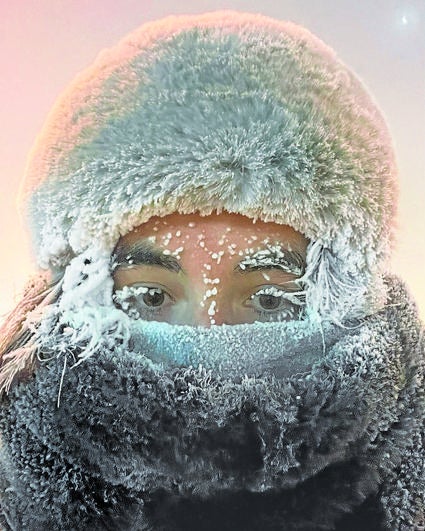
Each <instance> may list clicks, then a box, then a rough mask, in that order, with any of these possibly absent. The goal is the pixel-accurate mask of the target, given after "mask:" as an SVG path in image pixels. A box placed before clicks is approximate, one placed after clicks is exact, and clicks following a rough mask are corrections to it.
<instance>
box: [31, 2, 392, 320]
mask: <svg viewBox="0 0 425 531" xmlns="http://www.w3.org/2000/svg"><path fill="white" fill-rule="evenodd" d="M395 178H396V166H395V161H394V153H393V148H392V143H391V139H390V136H389V133H388V129H387V127H386V125H385V121H384V118H383V116H382V114H381V112H380V111H379V109H378V108H377V105H376V103H375V102H374V101H373V100H372V98H371V97H370V95H369V94H368V92H367V90H366V89H365V87H364V86H363V84H362V82H361V81H360V80H359V79H358V78H357V77H356V76H355V75H354V74H353V73H352V72H351V71H350V70H349V69H348V68H347V67H346V66H345V65H344V64H343V62H342V61H341V60H339V59H338V58H337V56H336V54H335V53H334V51H333V50H332V49H331V48H329V47H328V46H327V45H325V44H324V43H323V42H322V41H321V40H320V39H318V38H317V37H315V36H314V35H312V34H311V33H310V32H309V31H307V30H306V29H304V28H302V27H300V26H298V25H296V24H293V23H291V22H284V21H278V20H274V19H271V18H269V17H266V16H263V15H260V14H252V13H240V12H235V11H218V12H212V13H206V14H203V15H188V16H170V17H167V18H165V19H162V20H158V21H155V22H149V23H147V24H145V25H143V26H141V27H140V28H139V29H137V30H136V31H134V32H132V33H130V34H129V35H128V36H126V37H125V38H124V39H123V40H122V41H121V42H119V43H118V44H117V45H116V46H115V47H113V48H110V49H108V50H104V51H103V52H102V53H100V54H99V56H98V57H97V59H96V61H95V62H94V64H93V65H92V66H90V67H89V68H87V69H86V70H84V71H83V72H81V73H80V74H79V75H78V76H77V78H76V79H75V81H74V82H73V83H72V84H71V85H70V87H69V88H68V89H66V90H65V91H64V93H63V95H62V96H61V97H60V98H59V99H58V101H57V103H56V104H55V106H54V108H53V109H52V111H51V113H50V115H49V117H48V119H47V122H46V125H45V127H44V129H43V130H42V132H41V133H40V135H39V138H38V140H37V142H36V144H35V146H34V148H33V150H32V152H31V155H30V158H29V161H28V165H27V170H26V175H25V182H24V184H23V187H22V192H21V203H22V212H23V215H24V217H25V219H26V221H27V222H28V224H29V226H30V228H31V231H32V236H33V242H34V249H35V253H36V256H37V259H38V263H39V265H40V266H41V267H42V268H52V269H55V268H63V267H66V266H68V264H69V262H70V260H71V259H72V257H74V256H76V255H79V254H81V253H83V252H85V253H88V254H91V255H92V257H95V256H99V254H105V255H110V253H111V251H112V249H113V246H114V244H115V243H116V241H117V239H118V237H119V236H120V235H122V234H125V233H126V232H128V231H129V230H131V229H132V228H133V227H135V226H137V225H138V224H141V223H143V222H144V221H146V220H148V219H149V218H150V217H151V216H152V215H159V216H161V215H166V214H170V213H173V212H180V213H193V212H199V213H201V214H205V215H207V214H209V213H211V212H215V211H218V212H220V211H222V210H225V211H228V212H235V213H240V214H243V215H246V216H248V217H250V218H252V219H257V218H260V219H262V220H264V221H275V222H278V223H283V224H287V225H290V226H292V227H293V228H294V229H296V230H297V231H299V232H301V233H303V234H304V235H305V236H306V237H307V238H309V239H310V241H311V242H312V245H311V246H310V249H309V254H308V257H307V265H308V267H307V272H306V275H305V281H306V285H307V295H306V296H307V305H308V306H310V307H311V308H314V309H315V310H316V311H318V312H319V313H321V315H322V316H325V317H326V318H330V319H333V320H334V321H337V320H338V321H340V322H341V321H342V319H343V318H347V317H358V316H363V315H367V314H370V313H373V311H376V310H377V309H379V308H381V307H382V305H383V301H384V300H385V288H384V285H383V281H382V276H383V274H384V273H385V272H386V269H387V267H388V258H389V254H390V251H391V247H392V245H393V239H394V229H393V220H394V214H395V205H396V200H395V194H396V181H395Z"/></svg>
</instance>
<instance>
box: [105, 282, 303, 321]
mask: <svg viewBox="0 0 425 531" xmlns="http://www.w3.org/2000/svg"><path fill="white" fill-rule="evenodd" d="M137 288H145V289H147V290H150V289H160V290H161V291H162V292H163V293H164V294H165V295H166V296H168V297H169V298H170V299H171V300H172V301H174V298H173V297H172V296H171V295H170V294H169V293H168V292H167V291H166V290H165V289H164V288H163V287H160V286H148V285H145V284H143V285H139V286H138V285H137V284H136V285H132V286H125V287H124V288H123V289H122V290H119V291H118V292H116V293H115V294H114V300H115V301H116V302H118V304H119V305H120V306H121V305H122V302H123V301H126V300H127V297H126V296H125V295H124V297H123V298H122V301H121V302H120V299H121V297H120V296H119V295H117V294H118V293H124V294H125V293H127V292H129V291H132V292H133V293H131V295H130V296H133V297H138V296H139V295H140V294H138V293H137V292H136V293H134V291H135V290H137ZM273 291H275V292H276V291H277V292H279V293H280V294H282V295H284V294H287V293H288V292H286V291H285V290H283V289H281V288H279V287H278V286H276V285H265V286H262V287H261V288H260V289H258V290H257V291H256V292H255V293H253V294H252V295H251V296H250V297H249V299H248V300H252V299H254V297H256V296H259V295H273ZM146 292H147V291H146ZM146 292H145V293H146ZM142 293H143V291H142ZM299 293H300V292H299ZM282 295H275V296H276V297H282ZM289 302H291V301H289ZM292 306H293V307H295V306H296V304H295V303H292ZM250 307H251V309H252V310H253V311H254V312H255V313H256V314H257V315H258V316H260V317H262V318H267V317H268V318H270V317H276V316H284V315H285V314H287V313H288V309H287V308H285V309H280V310H261V309H258V308H255V307H254V306H250ZM123 309H124V307H123ZM124 311H125V309H124ZM134 311H135V312H137V313H136V318H137V314H139V316H140V312H142V313H143V314H144V315H147V314H149V316H150V317H152V316H160V315H161V314H162V313H163V311H164V307H163V306H157V307H156V306H152V307H148V306H144V307H143V309H142V310H139V309H134ZM291 313H292V312H291ZM291 317H293V314H292V316H291Z"/></svg>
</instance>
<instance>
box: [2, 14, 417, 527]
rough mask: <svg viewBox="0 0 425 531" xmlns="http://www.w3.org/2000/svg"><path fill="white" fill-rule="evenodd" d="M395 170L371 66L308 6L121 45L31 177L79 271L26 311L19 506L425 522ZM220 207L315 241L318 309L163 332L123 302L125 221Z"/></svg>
mask: <svg viewBox="0 0 425 531" xmlns="http://www.w3.org/2000/svg"><path fill="white" fill-rule="evenodd" d="M395 177H396V168H395V163H394V154H393V150H392V146H391V140H390V138H389V135H388V131H387V129H386V126H385V123H384V120H383V118H382V116H381V114H380V112H379V110H378V109H377V107H376V105H375V104H374V102H373V101H372V99H371V98H370V96H369V95H368V94H367V92H366V90H365V89H364V87H363V86H362V83H361V82H360V81H359V80H358V79H357V78H356V77H355V76H354V75H353V74H352V73H351V72H350V71H349V70H348V69H347V68H346V67H345V66H344V65H343V64H342V63H341V62H340V61H339V60H338V59H337V57H336V56H335V54H334V52H333V51H332V50H331V49H330V48H328V47H327V46H326V45H324V44H323V43H322V42H321V41H320V40H319V39H317V38H316V37H314V36H313V35H312V34H311V33H309V32H308V31H307V30H305V29H303V28H300V27H298V26H296V25H294V24H292V23H287V22H281V21H276V20H273V19H270V18H268V17H264V16H261V15H253V14H249V13H237V12H233V11H223V12H216V13H207V14H205V15H199V16H198V15H197V16H182V17H168V18H166V19H163V20H160V21H157V22H153V23H149V24H147V25H144V26H142V27H141V28H140V29H139V30H137V31H135V32H133V33H132V34H130V35H129V36H128V37H126V38H125V39H124V40H123V41H121V43H119V44H118V45H117V46H116V47H115V48H112V49H111V50H107V51H105V52H103V53H102V54H100V56H99V57H98V59H97V60H96V62H95V64H94V66H93V67H91V68H89V69H88V70H86V71H85V72H83V73H81V74H80V75H79V76H78V78H77V79H76V81H75V83H74V84H73V85H72V86H71V87H70V89H69V90H67V91H66V92H65V93H64V95H63V96H62V97H61V98H60V99H59V101H58V103H57V105H56V106H55V108H54V109H53V111H52V113H51V115H50V117H49V119H48V121H47V124H46V127H45V128H44V130H43V131H42V133H41V135H40V137H39V140H38V142H37V144H36V146H35V148H34V150H33V152H32V155H31V157H30V160H29V164H28V169H27V176H26V184H25V186H24V188H23V208H24V211H25V215H26V216H28V219H29V223H30V226H31V229H32V231H33V235H34V244H35V249H36V252H37V257H38V261H39V264H40V266H41V267H42V268H47V269H48V268H50V271H51V272H52V273H53V277H54V278H55V279H59V280H55V281H54V282H53V283H52V284H49V286H46V287H45V289H44V292H43V293H42V294H38V295H34V297H33V296H31V297H30V299H29V300H28V301H25V303H24V302H23V303H22V305H21V306H20V308H21V310H22V312H21V314H19V311H18V312H17V314H16V315H15V318H14V319H12V320H11V321H10V324H9V326H8V328H7V330H9V331H11V332H13V333H14V332H15V330H18V329H19V327H21V328H20V330H21V332H20V335H19V334H18V339H17V340H16V342H15V343H14V348H11V350H7V353H6V355H4V356H3V358H2V365H1V367H0V392H2V391H3V390H6V391H9V392H8V394H7V395H5V396H4V397H3V399H2V402H1V404H0V434H1V440H0V518H2V519H3V525H4V526H5V527H6V528H7V529H11V530H12V531H19V530H21V529H25V530H28V531H32V530H34V531H39V530H40V529H49V530H50V529H52V530H59V529H60V530H62V529H66V530H74V529H75V530H77V529H78V530H81V529H87V530H92V529H96V530H98V529H99V530H101V529H105V530H114V531H116V530H123V531H124V530H130V531H132V530H133V531H139V530H152V531H154V530H155V531H156V530H165V531H172V530H185V531H190V530H197V531H198V530H199V531H200V530H210V529H211V530H216V529H222V530H226V529H229V530H230V529H231V530H235V529H236V530H242V529H243V530H246V531H250V530H257V529H264V530H272V531H274V530H281V529H285V530H289V531H291V530H294V531H295V530H297V531H307V530H340V531H342V530H344V531H347V530H348V531H349V530H358V529H362V530H368V529H369V530H373V531H377V530H380V529H382V530H383V529H400V530H406V531H407V530H411V529H415V530H420V529H422V530H423V529H424V528H425V516H424V512H425V500H424V492H425V485H424V473H425V471H424V429H425V428H424V416H425V415H424V408H425V405H424V400H425V399H424V338H423V325H422V323H421V322H420V320H419V319H418V316H417V310H416V307H415V304H414V302H413V300H412V298H411V296H410V295H409V294H408V292H407V291H406V288H405V287H404V285H403V284H402V283H401V282H400V281H399V280H398V279H397V278H395V277H393V276H391V275H389V274H388V271H387V268H388V263H387V259H388V257H389V254H390V251H391V247H392V245H393V238H394V230H393V226H394V214H395V205H396V201H395V195H396V191H397V190H396V184H395ZM215 210H218V211H221V210H227V211H229V212H238V213H241V214H244V215H247V216H250V217H251V218H261V219H263V220H265V221H276V222H280V223H284V224H288V225H291V226H292V227H294V228H295V229H296V230H298V231H300V232H302V233H304V234H305V235H306V236H307V237H308V238H309V239H310V244H309V246H308V252H307V268H306V271H305V274H304V275H303V278H302V279H300V285H301V286H302V287H303V289H305V292H306V307H305V316H304V320H302V321H301V322H299V323H293V322H292V323H291V322H280V323H273V326H268V327H267V326H264V325H263V324H261V323H253V324H249V325H244V326H235V327H234V328H232V330H231V332H229V335H226V334H227V332H228V330H229V329H228V328H224V327H223V328H220V327H215V328H214V327H211V328H210V329H209V330H205V331H203V332H202V333H201V332H200V331H199V330H198V331H196V330H189V328H190V327H189V328H184V327H180V328H178V327H173V326H171V325H169V326H167V325H163V326H162V327H158V330H157V329H156V328H155V326H154V325H152V326H150V327H148V326H146V327H144V326H142V325H143V323H137V322H131V319H130V318H129V317H128V316H127V315H126V314H125V313H124V312H122V311H121V310H120V309H119V308H117V307H115V306H114V304H113V300H112V292H113V281H112V278H111V252H112V250H113V247H114V245H115V243H116V241H117V238H118V237H119V236H120V235H121V234H124V233H126V232H127V231H129V230H130V229H131V228H133V227H134V226H136V225H138V224H140V223H142V222H143V221H145V220H147V219H149V217H151V216H152V215H165V214H168V213H172V212H175V211H178V212H181V213H191V212H197V211H199V212H200V213H201V214H205V215H207V214H209V213H211V212H213V211H215ZM18 310H19V308H18ZM309 324H311V325H312V328H311V329H309V328H308V326H309ZM304 326H305V328H303V327H304ZM301 330H303V333H304V335H303V334H298V332H300V331H301ZM18 331H19V330H18ZM158 331H159V333H157V332H158ZM186 340H187V341H188V344H190V345H192V347H193V349H192V350H186V349H185V348H182V345H184V343H185V341H186ZM3 343H4V341H3ZM3 343H2V344H3ZM221 346H222V350H221ZM192 347H191V348H192ZM197 362H198V363H199V362H202V363H203V365H205V366H204V367H201V366H198V364H197ZM190 364H192V366H191V365H190ZM238 364H239V365H238ZM24 370H26V371H27V372H26V376H27V377H28V376H29V381H28V382H23V381H21V382H20V383H17V382H18V381H19V378H18V376H19V375H20V374H21V373H23V372H24ZM13 384H14V385H13ZM1 515H2V516H1Z"/></svg>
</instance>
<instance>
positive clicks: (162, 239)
mask: <svg viewBox="0 0 425 531" xmlns="http://www.w3.org/2000/svg"><path fill="white" fill-rule="evenodd" d="M148 237H152V241H155V243H156V245H158V246H169V247H172V246H173V245H174V244H179V245H181V244H186V245H192V244H199V240H200V239H202V240H203V241H204V242H205V245H207V246H209V247H212V246H217V245H222V244H223V243H225V242H226V243H235V244H237V245H238V246H244V245H246V244H249V245H251V244H252V243H253V242H258V243H259V242H261V240H264V239H266V238H268V239H269V240H270V241H274V242H280V243H281V244H284V245H285V244H288V245H289V246H290V247H292V248H294V249H296V250H298V251H299V252H305V249H306V247H307V244H308V240H307V238H305V237H304V235H303V234H301V233H299V232H297V231H295V230H294V229H293V228H292V227H290V226H288V225H282V224H279V223H274V222H265V221H261V220H257V221H256V222H254V220H253V219H251V218H248V217H246V216H242V215H241V214H233V213H227V212H223V213H220V214H210V215H208V216H201V215H199V214H178V213H175V214H170V215H168V216H164V217H157V216H154V217H152V218H150V219H149V220H148V221H147V222H145V223H143V224H141V225H139V226H138V227H136V228H135V229H134V230H132V231H131V232H129V233H127V234H126V235H124V236H122V237H121V238H120V244H123V243H125V244H131V243H134V242H135V241H137V240H139V239H146V238H148Z"/></svg>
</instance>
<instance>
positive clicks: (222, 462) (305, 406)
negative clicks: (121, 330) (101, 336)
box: [0, 278, 425, 531]
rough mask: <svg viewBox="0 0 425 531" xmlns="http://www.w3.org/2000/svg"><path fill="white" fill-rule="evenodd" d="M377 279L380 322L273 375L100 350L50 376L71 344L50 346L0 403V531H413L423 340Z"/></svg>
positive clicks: (399, 290) (400, 299)
mask: <svg viewBox="0 0 425 531" xmlns="http://www.w3.org/2000/svg"><path fill="white" fill-rule="evenodd" d="M388 283H389V287H390V296H389V300H388V304H387V305H386V307H385V308H384V309H383V310H382V311H380V312H379V313H377V314H376V315H374V316H370V317H368V318H366V319H364V320H363V321H362V322H361V323H360V324H359V325H358V326H357V327H356V328H352V329H351V330H350V332H349V333H346V334H344V335H343V337H340V338H339V339H335V338H334V339H333V340H332V336H333V332H332V331H328V334H329V347H328V348H327V350H326V353H323V350H322V341H321V340H318V341H317V342H316V344H312V346H311V347H310V352H308V353H306V354H308V355H310V356H312V357H315V358H316V360H317V361H316V362H315V364H314V366H313V368H312V369H311V370H309V371H305V372H299V373H296V374H293V375H291V376H290V377H285V378H275V377H273V376H270V375H269V376H267V375H264V376H263V377H257V378H255V377H248V376H247V377H245V378H241V379H239V381H236V380H235V379H231V378H224V377H220V376H218V375H215V374H214V373H212V372H207V371H205V370H204V369H200V368H172V367H165V368H164V367H159V366H157V365H152V364H151V363H147V361H146V358H145V357H144V356H143V350H137V351H131V350H130V349H128V347H127V346H125V348H121V346H120V344H115V345H114V344H113V342H112V343H111V345H110V348H109V349H106V348H105V349H104V350H103V351H102V352H100V353H99V355H98V356H95V357H91V358H89V359H88V360H86V361H85V362H84V363H82V364H80V365H78V366H76V367H75V368H74V369H72V370H69V371H66V372H65V375H64V372H63V367H64V358H65V357H67V359H68V363H74V362H75V361H76V356H75V353H76V352H75V348H76V346H75V345H70V347H71V348H70V349H69V350H68V352H67V353H66V351H65V352H64V354H63V355H61V356H58V355H57V347H58V345H60V344H63V342H64V339H63V335H62V337H52V338H51V345H52V349H51V351H49V349H48V348H47V347H45V351H44V353H43V354H44V356H45V357H46V358H50V359H49V360H48V361H45V362H43V363H42V364H41V366H40V368H39V370H38V371H37V374H36V376H35V377H34V378H33V379H32V381H31V382H29V383H28V384H20V385H19V386H17V387H15V388H14V389H13V391H12V392H11V393H10V394H9V396H8V398H7V399H6V400H5V402H4V404H3V407H2V412H1V421H0V427H1V430H2V433H3V436H4V446H3V448H2V450H1V458H2V468H1V473H0V485H1V487H2V491H3V492H4V494H3V495H2V504H3V507H4V509H3V511H4V515H5V519H6V521H7V522H8V525H9V526H10V529H13V530H18V529H26V530H28V531H31V530H34V531H36V530H37V531H38V530H40V529H69V530H71V529H99V530H100V529H110V530H120V529H122V530H134V531H136V530H142V529H146V530H147V529H152V530H157V529H166V530H171V529H176V530H177V529H180V530H183V529H184V530H186V531H188V530H201V529H202V530H209V529H211V530H213V529H214V530H216V529H223V530H226V529H228V530H234V529H244V530H247V531H248V530H254V529H271V530H280V529H285V530H296V529H297V530H299V529H302V530H318V529H321V530H331V529H341V530H342V529H344V530H346V529H362V530H363V529H366V530H367V529H371V530H372V529H373V530H374V531H377V530H379V529H403V530H412V529H422V528H423V527H421V526H423V525H424V513H423V509H424V501H425V500H424V492H425V482H424V481H425V480H424V477H425V476H424V451H423V445H424V419H423V408H424V392H423V389H424V338H423V333H422V330H421V323H420V322H419V321H418V318H417V310H416V307H415V305H414V303H413V302H412V300H411V298H410V296H409V295H408V293H407V292H406V290H405V288H404V286H403V285H402V284H401V283H400V282H399V281H397V280H396V279H395V278H391V279H388ZM112 337H114V336H113V335H111V338H112ZM72 348H73V349H74V351H73V352H72ZM265 348H266V347H265ZM269 350H270V352H272V353H274V352H275V351H276V346H275V345H273V344H270V346H269ZM277 350H278V349H277ZM282 363H286V362H285V359H284V358H283V361H282ZM62 379H63V381H62V382H61V380H62ZM59 387H61V388H62V396H61V403H60V407H59V408H58V407H57V394H58V389H59ZM356 526H357V527H356Z"/></svg>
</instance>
